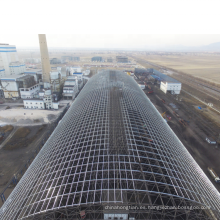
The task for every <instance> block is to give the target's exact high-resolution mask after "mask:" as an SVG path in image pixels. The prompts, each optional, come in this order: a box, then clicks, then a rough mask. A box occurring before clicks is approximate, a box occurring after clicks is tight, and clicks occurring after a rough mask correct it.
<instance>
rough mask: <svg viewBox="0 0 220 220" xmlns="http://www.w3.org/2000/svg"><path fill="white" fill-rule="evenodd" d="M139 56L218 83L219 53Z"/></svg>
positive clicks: (219, 71) (219, 79) (219, 75)
mask: <svg viewBox="0 0 220 220" xmlns="http://www.w3.org/2000/svg"><path fill="white" fill-rule="evenodd" d="M139 57H140V58H142V59H145V60H147V61H149V62H152V63H155V64H158V65H161V66H166V67H168V68H172V69H174V70H178V71H181V72H184V73H187V74H190V75H193V76H196V77H199V78H202V79H206V80H209V81H211V82H215V83H219V84H220V54H208V53H204V54H202V53H201V54H196V55H192V54H190V55H189V54H187V55H185V54H183V55H162V56H161V55H145V56H143V55H142V56H139Z"/></svg>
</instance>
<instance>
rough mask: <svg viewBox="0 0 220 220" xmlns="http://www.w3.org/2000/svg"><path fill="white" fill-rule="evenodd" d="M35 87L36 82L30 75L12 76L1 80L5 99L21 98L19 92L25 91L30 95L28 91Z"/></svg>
mask: <svg viewBox="0 0 220 220" xmlns="http://www.w3.org/2000/svg"><path fill="white" fill-rule="evenodd" d="M35 85H36V82H35V80H34V76H31V75H12V76H7V77H2V78H1V87H2V90H3V91H4V97H5V98H6V99H7V98H19V97H20V96H21V94H20V91H21V90H22V92H23V91H24V90H27V91H28V92H29V95H30V91H31V90H32V89H33V88H34V87H35ZM29 89H30V91H29ZM31 93H32V92H31Z"/></svg>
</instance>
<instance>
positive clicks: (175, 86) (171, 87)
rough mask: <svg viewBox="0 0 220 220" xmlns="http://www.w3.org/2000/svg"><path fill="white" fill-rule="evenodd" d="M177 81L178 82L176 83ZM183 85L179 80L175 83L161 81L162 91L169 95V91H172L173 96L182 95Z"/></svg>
mask: <svg viewBox="0 0 220 220" xmlns="http://www.w3.org/2000/svg"><path fill="white" fill-rule="evenodd" d="M175 81H176V82H175ZM181 85H182V84H181V83H180V82H178V81H177V80H174V81H169V80H168V81H161V83H160V89H161V90H162V91H163V92H164V93H167V91H170V92H171V94H177V95H178V94H180V91H181Z"/></svg>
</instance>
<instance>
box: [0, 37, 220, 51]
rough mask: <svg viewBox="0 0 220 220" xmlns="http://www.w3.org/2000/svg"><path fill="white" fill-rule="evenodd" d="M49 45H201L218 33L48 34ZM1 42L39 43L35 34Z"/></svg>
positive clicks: (7, 38)
mask: <svg viewBox="0 0 220 220" xmlns="http://www.w3.org/2000/svg"><path fill="white" fill-rule="evenodd" d="M46 36H47V44H48V47H76V48H77V47H78V48H141V47H161V48H162V47H166V46H175V45H183V46H200V45H207V44H210V43H214V42H220V34H216V35H208V34H207V35H202V34H201V35H199V34H198V35H189V34H188V35H186V34H185V35H184V34H183V35H174V34H172V35H171V34H166V35H165V34H153V35H143V34H142V35H141V34H137V35H134V34H133V35H131V34H127V35H126V34H124V35H122V34H118V35H117V34H114V35H113V34H81V35H74V34H47V35H46ZM1 42H2V43H10V44H12V45H16V46H17V47H18V48H19V47H39V43H38V35H37V34H31V35H16V36H13V35H1Z"/></svg>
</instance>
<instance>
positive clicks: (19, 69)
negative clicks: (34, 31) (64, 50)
mask: <svg viewBox="0 0 220 220" xmlns="http://www.w3.org/2000/svg"><path fill="white" fill-rule="evenodd" d="M39 44H40V51H41V59H33V58H28V59H25V62H29V63H32V64H33V63H38V62H39V61H40V60H41V63H42V69H36V68H29V69H26V68H25V65H24V64H19V63H17V62H18V56H17V51H16V47H15V46H11V45H8V44H0V64H1V65H2V67H1V65H0V82H1V86H0V98H5V99H13V100H16V99H18V98H21V99H23V103H24V108H27V109H28V108H30V109H58V107H59V102H58V101H59V100H60V98H61V96H63V97H64V99H71V100H73V99H75V97H76V96H77V95H78V93H79V91H80V90H81V89H82V87H83V85H84V84H85V82H86V80H85V79H84V78H83V75H89V73H90V70H84V71H82V69H81V67H79V66H62V67H53V68H51V65H50V64H54V63H61V62H57V60H55V59H56V58H53V59H49V54H48V48H47V42H46V36H45V35H39ZM67 59H68V60H77V61H78V60H79V57H71V56H63V57H62V62H65V60H67ZM3 61H4V62H3ZM12 61H13V62H12ZM3 63H4V65H3ZM15 64H16V65H17V66H15Z"/></svg>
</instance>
